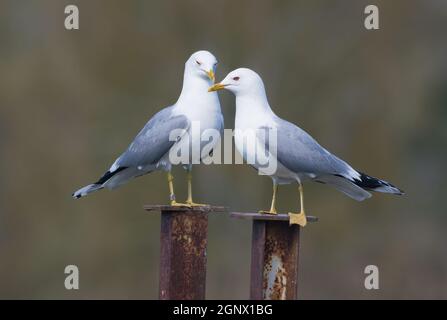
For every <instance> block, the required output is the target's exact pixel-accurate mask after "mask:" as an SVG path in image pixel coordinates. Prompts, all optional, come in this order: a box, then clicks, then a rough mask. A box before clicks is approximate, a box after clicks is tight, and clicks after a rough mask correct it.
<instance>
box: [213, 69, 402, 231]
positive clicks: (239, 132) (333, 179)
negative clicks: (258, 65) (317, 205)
mask: <svg viewBox="0 0 447 320" xmlns="http://www.w3.org/2000/svg"><path fill="white" fill-rule="evenodd" d="M221 89H227V90H229V91H231V92H232V93H234V95H235V96H236V120H235V145H236V148H237V150H238V151H239V153H241V155H242V156H243V158H244V159H245V160H247V158H250V157H251V159H258V157H257V155H252V154H250V152H261V153H262V154H267V155H268V157H274V159H275V163H276V166H275V168H276V170H275V171H273V172H267V171H265V166H262V165H260V164H259V163H257V162H256V161H255V162H254V163H253V164H251V165H252V166H254V167H255V168H256V169H258V170H259V172H260V173H261V174H266V175H269V176H270V177H271V178H272V180H273V198H272V203H271V208H270V210H269V211H261V213H269V214H276V213H277V211H276V192H277V186H278V185H279V184H290V183H298V185H299V193H300V204H301V208H300V212H299V213H293V212H290V213H289V216H290V223H291V224H299V225H302V226H304V225H306V223H307V220H306V215H305V212H304V205H303V188H302V182H303V181H306V180H311V181H316V182H320V183H326V184H329V185H331V186H333V187H335V188H336V189H338V190H339V191H341V192H343V193H345V194H346V195H348V196H349V197H351V198H353V199H355V200H358V201H362V200H364V199H366V198H369V197H371V194H370V193H369V192H368V191H378V192H384V193H392V194H398V195H401V194H403V191H402V190H400V189H398V188H396V187H395V186H393V185H392V184H390V183H388V182H386V181H383V180H380V179H377V178H374V177H371V176H368V175H366V174H364V173H361V172H359V171H357V170H355V169H353V168H352V167H351V166H350V165H349V164H347V163H346V162H345V161H343V160H341V159H340V158H338V157H336V156H335V155H333V154H331V153H330V152H329V151H327V150H326V149H325V148H323V147H322V146H321V145H319V144H318V142H317V141H315V139H313V138H312V137H311V136H310V135H309V134H308V133H306V132H305V131H304V130H302V129H300V128H299V127H298V126H296V125H294V124H293V123H290V122H288V121H286V120H284V119H281V118H280V117H278V116H277V115H276V114H275V113H274V112H273V111H272V109H271V108H270V105H269V102H268V100H267V95H266V92H265V88H264V83H263V81H262V79H261V77H260V76H259V75H258V74H257V73H256V72H254V71H252V70H250V69H247V68H240V69H236V70H234V71H232V72H230V73H229V74H228V75H227V76H226V77H225V79H223V80H222V81H221V82H220V83H217V84H215V85H213V86H212V87H210V88H209V91H210V92H213V91H217V90H221ZM247 130H252V131H253V130H255V131H256V133H255V134H254V136H255V138H256V142H255V144H257V145H260V146H262V148H247V147H246V142H247V140H246V138H247ZM269 130H274V133H275V134H274V135H272V136H275V137H276V139H275V141H274V142H273V143H275V144H276V148H270V145H269V144H270V143H271V142H270V140H269V139H267V137H268V134H265V131H269ZM261 133H262V134H261ZM244 139H245V140H244ZM275 149H276V150H275ZM253 150H254V151H253ZM272 150H273V152H272ZM263 171H264V172H263Z"/></svg>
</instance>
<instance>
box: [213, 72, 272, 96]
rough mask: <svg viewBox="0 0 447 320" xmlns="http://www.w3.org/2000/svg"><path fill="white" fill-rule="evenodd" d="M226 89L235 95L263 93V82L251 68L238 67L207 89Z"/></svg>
mask: <svg viewBox="0 0 447 320" xmlns="http://www.w3.org/2000/svg"><path fill="white" fill-rule="evenodd" d="M222 89H226V90H228V91H231V92H232V93H234V94H235V95H236V96H238V95H247V94H254V95H258V94H264V92H265V89H264V83H263V82H262V79H261V77H260V76H259V75H258V74H257V73H256V72H254V71H253V70H250V69H247V68H239V69H236V70H233V71H231V72H230V73H229V74H228V75H227V76H226V77H225V79H223V80H222V81H221V82H219V83H216V84H215V85H213V86H211V87H210V88H209V89H208V91H209V92H211V91H217V90H222Z"/></svg>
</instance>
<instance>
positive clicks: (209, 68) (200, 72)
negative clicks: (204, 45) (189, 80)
mask: <svg viewBox="0 0 447 320" xmlns="http://www.w3.org/2000/svg"><path fill="white" fill-rule="evenodd" d="M216 67H217V59H216V57H215V56H213V54H212V53H211V52H209V51H204V50H201V51H197V52H195V53H193V54H192V55H191V57H189V59H188V60H187V61H186V63H185V76H186V75H188V76H191V75H193V76H197V77H200V78H203V79H205V80H211V82H212V83H214V75H215V73H216Z"/></svg>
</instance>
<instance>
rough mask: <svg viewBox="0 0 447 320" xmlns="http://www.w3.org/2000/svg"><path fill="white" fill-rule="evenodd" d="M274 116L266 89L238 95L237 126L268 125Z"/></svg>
mask: <svg viewBox="0 0 447 320" xmlns="http://www.w3.org/2000/svg"><path fill="white" fill-rule="evenodd" d="M274 118H275V113H274V112H273V111H272V109H271V108H270V105H269V102H268V100H267V95H266V93H265V90H258V91H257V92H253V93H247V94H237V95H236V123H235V127H236V128H246V127H260V126H264V125H268V124H271V123H272V120H273V119H274Z"/></svg>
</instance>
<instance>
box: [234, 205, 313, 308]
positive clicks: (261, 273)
mask: <svg viewBox="0 0 447 320" xmlns="http://www.w3.org/2000/svg"><path fill="white" fill-rule="evenodd" d="M231 216H232V217H236V218H245V219H247V218H248V219H253V231H252V251H251V278H250V299H252V300H296V299H297V295H298V256H299V249H300V248H299V247H300V227H299V226H297V225H291V226H289V217H288V215H286V214H278V215H266V214H259V213H239V212H233V213H231ZM307 220H308V222H315V221H317V220H318V219H317V218H315V217H309V216H308V217H307Z"/></svg>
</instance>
